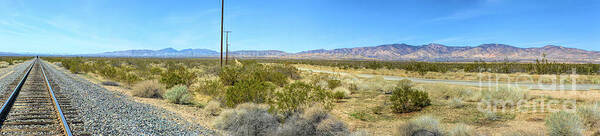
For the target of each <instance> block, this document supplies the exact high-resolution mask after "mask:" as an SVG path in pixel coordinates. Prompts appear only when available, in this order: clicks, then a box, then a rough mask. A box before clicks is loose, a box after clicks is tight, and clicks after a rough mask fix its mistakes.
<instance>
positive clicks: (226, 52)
mask: <svg viewBox="0 0 600 136" xmlns="http://www.w3.org/2000/svg"><path fill="white" fill-rule="evenodd" d="M229 33H231V31H225V65H227V64H228V63H227V62H229Z"/></svg>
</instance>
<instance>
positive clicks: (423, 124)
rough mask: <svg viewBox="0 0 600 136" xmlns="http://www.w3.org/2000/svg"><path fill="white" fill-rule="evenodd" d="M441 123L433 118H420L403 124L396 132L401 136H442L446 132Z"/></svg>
mask: <svg viewBox="0 0 600 136" xmlns="http://www.w3.org/2000/svg"><path fill="white" fill-rule="evenodd" d="M439 124H440V121H439V120H438V119H435V118H433V117H431V116H419V117H416V118H414V119H411V120H409V121H408V122H406V123H404V124H401V125H400V126H399V127H398V128H397V129H396V131H395V133H396V134H395V135H400V136H415V135H417V136H421V135H423V136H424V135H430V136H442V135H444V132H443V130H442V129H440V127H439Z"/></svg>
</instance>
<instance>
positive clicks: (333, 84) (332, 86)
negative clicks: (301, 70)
mask: <svg viewBox="0 0 600 136" xmlns="http://www.w3.org/2000/svg"><path fill="white" fill-rule="evenodd" d="M340 86H342V81H340V80H337V79H329V80H327V87H329V89H335V88H337V87H340Z"/></svg>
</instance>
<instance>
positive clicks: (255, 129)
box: [214, 103, 279, 136]
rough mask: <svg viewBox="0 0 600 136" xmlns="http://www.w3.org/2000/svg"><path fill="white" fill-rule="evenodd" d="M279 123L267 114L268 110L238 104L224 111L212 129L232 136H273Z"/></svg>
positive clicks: (257, 106) (266, 108)
mask: <svg viewBox="0 0 600 136" xmlns="http://www.w3.org/2000/svg"><path fill="white" fill-rule="evenodd" d="M278 126H279V122H278V120H277V118H276V117H275V116H273V115H272V114H270V113H269V108H268V107H266V106H262V105H257V104H250V103H245V104H240V105H238V106H237V107H236V108H235V109H231V110H226V111H223V112H222V113H221V115H219V117H217V119H215V120H214V127H215V128H217V129H221V130H224V131H227V132H228V133H229V134H230V135H234V136H267V135H273V133H274V132H275V131H276V130H277V127H278Z"/></svg>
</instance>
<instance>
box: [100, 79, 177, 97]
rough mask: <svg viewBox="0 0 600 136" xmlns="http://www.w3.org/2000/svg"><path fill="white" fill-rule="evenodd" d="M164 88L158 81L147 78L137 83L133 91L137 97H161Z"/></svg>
mask: <svg viewBox="0 0 600 136" xmlns="http://www.w3.org/2000/svg"><path fill="white" fill-rule="evenodd" d="M103 84H104V83H103ZM164 90H165V88H164V87H163V86H162V84H160V83H159V82H158V81H156V80H146V81H142V82H139V83H137V84H135V85H134V86H133V90H132V92H131V93H132V95H133V96H137V97H145V98H161V97H163V94H164Z"/></svg>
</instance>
